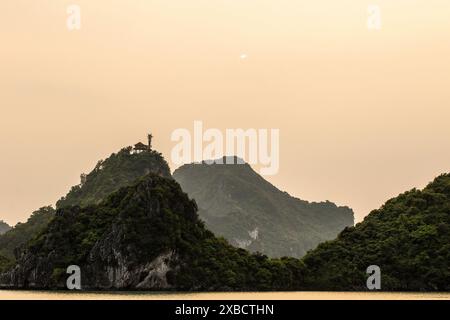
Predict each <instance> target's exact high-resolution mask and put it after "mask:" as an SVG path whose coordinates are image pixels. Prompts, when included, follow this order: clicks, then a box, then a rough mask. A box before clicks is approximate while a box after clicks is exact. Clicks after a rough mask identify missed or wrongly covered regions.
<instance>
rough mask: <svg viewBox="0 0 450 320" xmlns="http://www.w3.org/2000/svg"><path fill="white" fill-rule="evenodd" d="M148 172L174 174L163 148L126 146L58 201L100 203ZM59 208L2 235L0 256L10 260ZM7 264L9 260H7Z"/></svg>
mask: <svg viewBox="0 0 450 320" xmlns="http://www.w3.org/2000/svg"><path fill="white" fill-rule="evenodd" d="M148 173H155V174H159V175H161V176H164V177H170V168H169V166H168V164H167V162H166V161H165V160H164V158H163V157H162V155H161V154H160V153H159V152H156V151H154V150H149V151H148V152H140V153H136V152H133V148H132V147H126V148H123V149H122V150H120V151H119V152H117V153H113V154H111V155H110V156H109V157H108V158H107V159H106V160H101V161H99V162H98V163H97V165H96V166H95V168H94V169H93V170H92V171H91V172H90V173H89V174H87V175H82V176H81V182H80V184H79V185H76V186H74V187H72V189H71V190H70V191H69V193H68V194H67V195H66V196H65V197H62V198H61V199H60V200H59V201H58V202H57V204H56V207H57V208H61V207H64V206H73V205H80V206H86V205H89V204H94V203H99V202H101V201H102V200H103V199H104V198H106V197H107V196H108V195H110V194H111V193H113V192H114V191H117V190H119V189H120V188H121V187H124V186H128V185H130V184H132V183H133V182H135V181H136V180H137V179H139V178H141V177H143V176H145V175H146V174H148ZM54 212H55V210H54V209H53V208H52V207H51V206H47V207H44V208H41V209H39V210H37V211H35V212H33V214H32V215H31V217H30V218H29V219H28V221H27V222H25V223H18V224H17V225H16V226H15V227H14V228H12V229H11V230H9V231H8V232H6V233H5V234H3V235H0V256H2V257H3V260H4V261H5V259H7V260H8V261H9V262H10V263H11V262H14V261H15V258H16V255H20V252H21V250H22V249H23V248H24V246H25V245H26V244H27V243H28V241H30V240H31V239H33V238H35V237H37V236H38V235H39V233H40V232H42V231H43V230H44V229H45V227H46V226H47V224H48V223H49V221H50V220H51V219H52V218H53V216H54ZM3 264H4V265H5V263H3Z"/></svg>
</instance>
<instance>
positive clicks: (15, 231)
mask: <svg viewBox="0 0 450 320" xmlns="http://www.w3.org/2000/svg"><path fill="white" fill-rule="evenodd" d="M54 214H55V210H54V209H53V208H52V207H50V206H48V207H43V208H40V209H39V210H36V211H35V212H33V213H32V214H31V216H30V217H29V218H28V220H27V222H25V223H20V222H19V223H18V224H17V225H16V226H14V228H12V229H11V230H9V231H8V232H6V233H4V234H2V235H0V256H3V257H4V258H7V259H9V260H14V259H15V253H16V252H15V251H16V249H18V250H19V251H20V249H21V248H22V247H23V246H24V245H25V244H26V243H27V242H28V241H30V240H31V239H33V238H34V237H36V236H37V235H38V234H39V233H40V232H42V231H43V230H44V228H45V227H46V226H47V224H48V223H49V221H50V220H51V219H52V218H53V216H54Z"/></svg>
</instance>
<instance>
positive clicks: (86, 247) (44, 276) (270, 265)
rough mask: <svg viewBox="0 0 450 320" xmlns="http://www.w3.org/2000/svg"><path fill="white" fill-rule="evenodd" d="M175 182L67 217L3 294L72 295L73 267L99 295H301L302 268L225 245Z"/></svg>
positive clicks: (34, 246)
mask: <svg viewBox="0 0 450 320" xmlns="http://www.w3.org/2000/svg"><path fill="white" fill-rule="evenodd" d="M196 211H197V206H196V204H195V202H194V201H192V200H190V199H189V198H188V197H187V195H186V194H185V193H184V192H183V191H182V190H181V188H180V186H179V185H178V184H177V183H176V182H175V181H174V180H173V179H171V178H164V177H161V176H159V175H153V174H151V175H149V176H146V177H145V178H143V179H141V180H140V181H139V182H138V183H136V184H135V185H132V186H130V187H125V188H122V189H120V190H119V191H117V192H115V193H113V194H112V195H111V196H110V197H108V198H107V199H106V200H104V201H103V202H101V203H100V204H97V205H90V206H86V207H79V206H75V207H66V208H63V209H59V210H58V211H57V213H56V215H55V217H54V218H53V219H52V221H51V222H50V223H49V225H48V227H47V229H46V230H45V231H44V232H43V233H41V234H40V235H39V236H38V237H37V238H36V239H35V240H33V241H31V242H30V243H29V245H28V247H27V249H26V250H25V251H24V252H23V254H22V255H21V256H20V257H19V259H18V261H17V264H16V265H15V267H14V268H13V269H11V270H10V271H9V272H6V273H3V274H2V275H0V287H3V288H17V289H54V288H60V289H64V288H65V287H66V279H67V277H68V276H69V275H67V274H66V270H67V268H68V267H69V266H71V265H76V266H79V267H80V269H81V285H82V288H83V289H92V290H114V289H121V290H171V289H176V290H257V289H260V290H273V289H280V288H282V289H285V290H289V289H293V288H297V287H298V284H299V280H300V278H301V277H300V276H301V273H302V264H301V262H300V261H298V260H295V259H284V260H276V261H275V260H274V261H272V260H269V259H268V258H267V257H265V256H261V255H251V254H249V253H248V252H246V251H244V250H241V249H236V248H233V247H232V246H230V245H229V244H227V243H226V242H225V241H224V240H221V239H217V238H216V237H215V236H214V235H213V234H212V233H211V232H209V231H208V230H206V229H205V228H204V226H203V223H202V222H201V221H200V220H199V219H198V215H197V212H196Z"/></svg>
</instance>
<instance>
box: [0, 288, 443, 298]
mask: <svg viewBox="0 0 450 320" xmlns="http://www.w3.org/2000/svg"><path fill="white" fill-rule="evenodd" d="M0 300H450V292H448V293H409V292H408V293H406V292H395V293H391V292H232V293H228V292H227V293H220V292H218V293H167V292H163V293H155V292H54V291H10V290H0Z"/></svg>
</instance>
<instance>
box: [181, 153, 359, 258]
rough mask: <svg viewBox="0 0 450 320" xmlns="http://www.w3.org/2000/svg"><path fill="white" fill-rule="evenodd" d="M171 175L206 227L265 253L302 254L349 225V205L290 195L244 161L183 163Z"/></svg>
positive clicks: (350, 211)
mask: <svg viewBox="0 0 450 320" xmlns="http://www.w3.org/2000/svg"><path fill="white" fill-rule="evenodd" d="M224 163H225V161H224ZM173 177H174V179H175V180H177V181H178V182H179V183H180V185H181V187H182V188H183V190H184V191H185V192H187V193H188V195H189V196H190V197H191V198H193V199H195V201H196V202H197V204H198V206H199V215H200V218H201V219H202V220H204V221H205V223H206V226H207V228H208V229H210V230H211V231H213V232H214V233H215V234H216V235H218V236H223V237H225V238H226V239H227V240H228V241H229V242H230V243H231V244H232V245H234V246H236V247H241V248H244V249H247V250H249V251H252V252H262V253H264V254H266V255H268V256H269V257H274V258H278V257H282V256H292V257H297V258H299V257H302V256H303V255H305V253H306V252H307V251H308V250H310V249H313V248H315V247H317V245H318V244H319V243H321V242H324V241H326V240H332V239H334V238H336V236H337V235H338V234H339V232H341V231H342V230H344V228H345V227H347V226H353V224H354V218H353V211H352V210H351V209H350V208H348V207H338V206H336V204H334V203H332V202H329V201H324V202H308V201H305V200H300V199H297V198H294V197H292V196H290V195H289V194H288V193H287V192H283V191H281V190H279V189H277V188H276V187H275V186H274V185H272V184H271V183H269V182H268V181H267V180H265V179H264V178H263V177H261V176H260V175H259V174H258V173H256V172H255V171H254V170H253V169H252V168H251V167H250V165H248V164H246V163H243V164H207V163H202V164H188V165H184V166H182V167H180V168H179V169H177V170H175V172H174V174H173Z"/></svg>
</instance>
